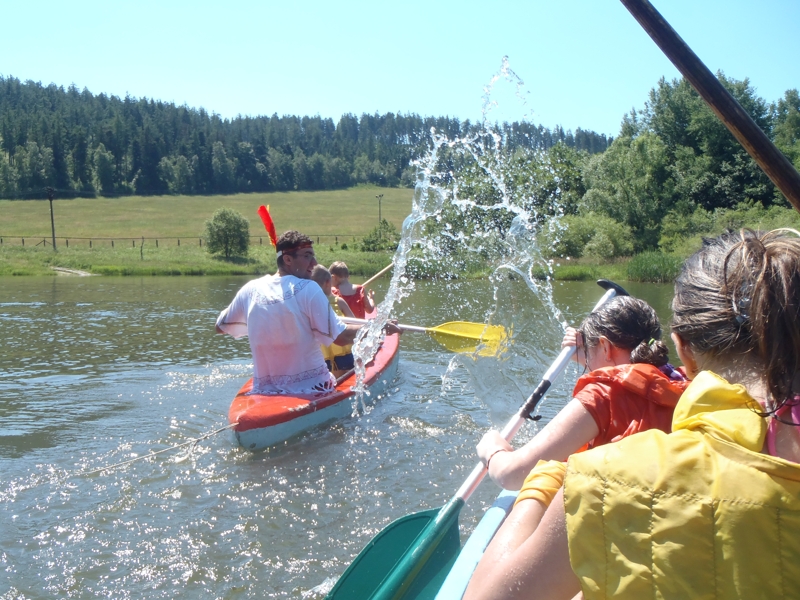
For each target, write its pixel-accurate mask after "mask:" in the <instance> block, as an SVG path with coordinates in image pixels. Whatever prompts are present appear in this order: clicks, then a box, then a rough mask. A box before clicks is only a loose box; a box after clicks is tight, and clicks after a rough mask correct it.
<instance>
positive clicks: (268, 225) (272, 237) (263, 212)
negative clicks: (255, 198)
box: [258, 206, 278, 248]
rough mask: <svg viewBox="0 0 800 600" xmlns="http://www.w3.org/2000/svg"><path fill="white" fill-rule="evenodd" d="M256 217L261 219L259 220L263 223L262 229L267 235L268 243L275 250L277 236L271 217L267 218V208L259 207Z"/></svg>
mask: <svg viewBox="0 0 800 600" xmlns="http://www.w3.org/2000/svg"><path fill="white" fill-rule="evenodd" d="M258 216H259V217H261V220H262V221H263V222H264V229H266V230H267V233H268V234H269V241H270V242H272V245H273V246H275V247H276V248H277V247H278V235H277V234H276V233H275V223H273V222H272V217H270V216H269V207H268V206H260V207H259V208H258Z"/></svg>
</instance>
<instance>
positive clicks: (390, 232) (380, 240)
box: [342, 219, 400, 252]
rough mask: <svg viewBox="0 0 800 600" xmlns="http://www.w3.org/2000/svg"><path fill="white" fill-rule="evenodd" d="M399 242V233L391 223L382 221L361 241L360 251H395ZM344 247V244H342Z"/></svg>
mask: <svg viewBox="0 0 800 600" xmlns="http://www.w3.org/2000/svg"><path fill="white" fill-rule="evenodd" d="M399 241H400V232H399V231H397V227H395V226H394V225H393V224H392V223H389V221H387V220H386V219H382V220H381V222H380V225H378V226H377V227H375V229H373V230H372V231H370V232H369V233H368V234H367V235H366V236H364V239H363V240H361V249H362V250H363V251H364V252H385V251H392V252H393V251H395V250H397V244H398V242H399ZM342 246H343V247H344V244H342Z"/></svg>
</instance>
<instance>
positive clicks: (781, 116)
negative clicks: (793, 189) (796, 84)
mask: <svg viewBox="0 0 800 600" xmlns="http://www.w3.org/2000/svg"><path fill="white" fill-rule="evenodd" d="M773 111H774V112H775V128H774V130H773V131H774V134H775V145H776V146H778V148H780V150H781V151H782V152H783V153H784V154H785V155H786V156H787V157H788V158H789V160H791V161H792V162H793V163H794V166H795V167H797V168H798V169H800V94H798V92H797V90H788V91H787V92H786V94H784V96H783V98H781V99H780V100H778V102H777V104H776V105H775V106H774V107H773Z"/></svg>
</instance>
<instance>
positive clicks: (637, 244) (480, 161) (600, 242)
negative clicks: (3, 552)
mask: <svg viewBox="0 0 800 600" xmlns="http://www.w3.org/2000/svg"><path fill="white" fill-rule="evenodd" d="M717 77H718V79H719V80H720V82H721V83H722V84H723V85H724V86H725V87H726V88H727V89H728V90H729V91H730V92H731V94H732V95H733V96H734V97H735V98H736V99H737V101H738V102H739V103H740V104H741V105H742V107H743V108H744V110H746V111H747V112H748V113H749V114H750V116H751V117H752V118H753V119H754V121H755V122H756V123H757V124H758V126H759V127H761V128H762V129H763V131H764V132H765V133H766V134H767V135H768V136H769V137H770V139H772V140H773V141H774V143H775V144H776V146H777V147H778V148H779V149H780V150H781V151H782V152H784V154H786V156H787V157H788V158H789V159H790V160H791V161H792V162H793V163H794V165H795V166H796V167H797V168H798V169H800V94H798V91H797V90H796V89H792V90H788V91H786V92H785V93H784V96H783V97H782V98H780V99H778V100H777V101H775V102H767V101H766V100H765V99H763V98H761V97H759V96H758V95H757V94H756V92H755V90H754V88H753V87H752V86H751V85H750V82H749V81H748V80H747V79H745V80H743V81H737V80H734V79H731V78H728V77H726V76H725V75H724V74H723V73H719V74H718V75H717ZM488 145H491V140H489V143H488ZM438 163H439V164H437V166H436V169H435V173H436V174H435V175H434V183H435V184H438V185H440V186H442V187H443V188H444V189H446V190H450V193H452V194H456V193H457V194H458V195H459V196H460V197H461V198H465V199H469V200H470V201H471V202H474V205H473V204H470V203H459V204H458V205H457V207H456V208H449V209H447V210H449V212H450V213H451V214H446V215H443V218H442V219H441V220H440V222H437V223H432V224H430V225H429V226H428V229H429V231H428V233H429V234H431V235H436V234H437V232H438V233H439V234H440V237H439V238H438V239H437V242H436V243H435V244H433V245H432V246H433V247H435V248H436V249H437V251H440V252H441V253H442V254H443V255H451V254H452V255H453V256H455V257H456V260H461V258H460V255H459V253H463V251H464V248H465V247H466V246H468V245H469V244H470V243H471V241H472V240H474V239H476V238H478V240H479V241H478V242H476V245H478V246H480V245H483V247H486V242H485V241H483V239H481V238H480V237H479V236H476V235H475V234H476V233H480V234H485V233H486V232H495V233H496V235H497V236H499V237H500V238H503V237H504V236H505V235H506V234H507V233H508V232H509V230H510V229H511V226H512V217H513V216H514V215H513V214H511V213H504V212H503V211H498V210H492V209H491V207H493V206H497V205H498V203H500V202H501V201H502V200H503V199H504V198H506V197H508V198H511V199H512V202H513V203H516V204H517V205H518V206H521V207H522V208H524V209H525V211H526V213H527V214H528V215H531V218H532V219H533V220H534V221H535V222H538V223H539V224H540V225H541V235H540V236H538V237H539V239H540V240H541V241H542V242H543V243H542V248H541V249H542V251H543V252H544V253H545V254H546V255H549V256H551V257H556V256H562V257H563V256H568V257H578V258H579V257H582V256H591V257H593V258H598V259H611V258H615V257H618V256H630V255H632V254H637V253H641V252H646V251H663V252H677V253H679V254H680V253H682V252H684V251H685V250H687V249H688V248H690V247H695V246H696V243H697V237H698V236H702V235H716V234H717V233H720V232H721V231H723V230H724V229H726V228H734V229H735V228H739V227H743V226H748V227H767V228H771V227H776V226H793V227H798V226H800V215H798V214H797V213H796V211H794V210H791V209H790V207H789V204H788V202H787V201H786V199H785V198H784V196H783V195H782V194H781V193H780V192H779V191H778V190H777V189H776V187H775V186H774V184H773V183H772V182H771V181H770V180H769V179H768V178H767V176H766V175H765V174H764V173H763V172H762V171H761V169H760V168H759V167H758V165H757V164H756V163H755V161H754V160H753V159H752V158H751V157H750V156H749V155H748V154H747V152H746V151H745V150H744V148H743V147H742V146H741V145H740V144H739V143H738V142H737V141H736V139H735V138H734V137H733V135H732V134H731V133H730V132H729V131H728V129H727V128H726V127H725V126H724V124H723V123H722V122H721V121H720V120H719V119H718V118H717V116H716V115H715V114H714V113H713V112H712V111H711V109H710V108H709V107H708V105H707V104H706V103H705V102H704V101H703V100H702V98H701V97H700V96H699V95H698V94H697V92H696V91H695V90H694V89H693V88H692V87H691V85H690V84H689V83H688V82H687V81H686V80H685V79H682V78H681V79H674V80H671V81H668V80H666V79H663V78H662V79H661V80H660V81H659V82H658V84H657V85H656V86H655V87H654V88H653V89H652V90H651V91H650V93H649V95H648V97H647V99H646V101H645V103H644V106H643V107H642V108H641V109H634V110H632V111H631V112H630V113H629V114H627V115H624V116H623V118H622V122H621V126H620V131H619V135H618V136H617V137H616V138H614V139H613V140H612V141H611V143H610V144H609V146H608V148H607V149H606V150H605V151H604V152H602V153H595V154H590V153H589V152H587V151H585V150H583V149H579V148H577V147H569V146H567V145H566V144H563V143H558V144H556V145H554V146H553V147H551V148H549V149H547V150H545V151H532V150H527V149H523V148H521V147H516V148H505V149H501V151H500V153H499V155H497V153H494V154H493V153H491V152H489V151H488V150H487V148H482V149H481V150H480V151H472V152H458V151H451V150H450V149H447V148H445V149H443V150H442V151H441V152H440V155H439V156H438ZM490 172H491V175H488V176H487V173H490ZM498 182H501V183H502V185H498ZM464 213H468V214H464ZM553 217H559V218H558V219H553ZM556 223H557V225H556Z"/></svg>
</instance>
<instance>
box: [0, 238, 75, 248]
mask: <svg viewBox="0 0 800 600" xmlns="http://www.w3.org/2000/svg"><path fill="white" fill-rule="evenodd" d="M66 242H67V248H69V240H66ZM2 243H3V240H0V244H2Z"/></svg>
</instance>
